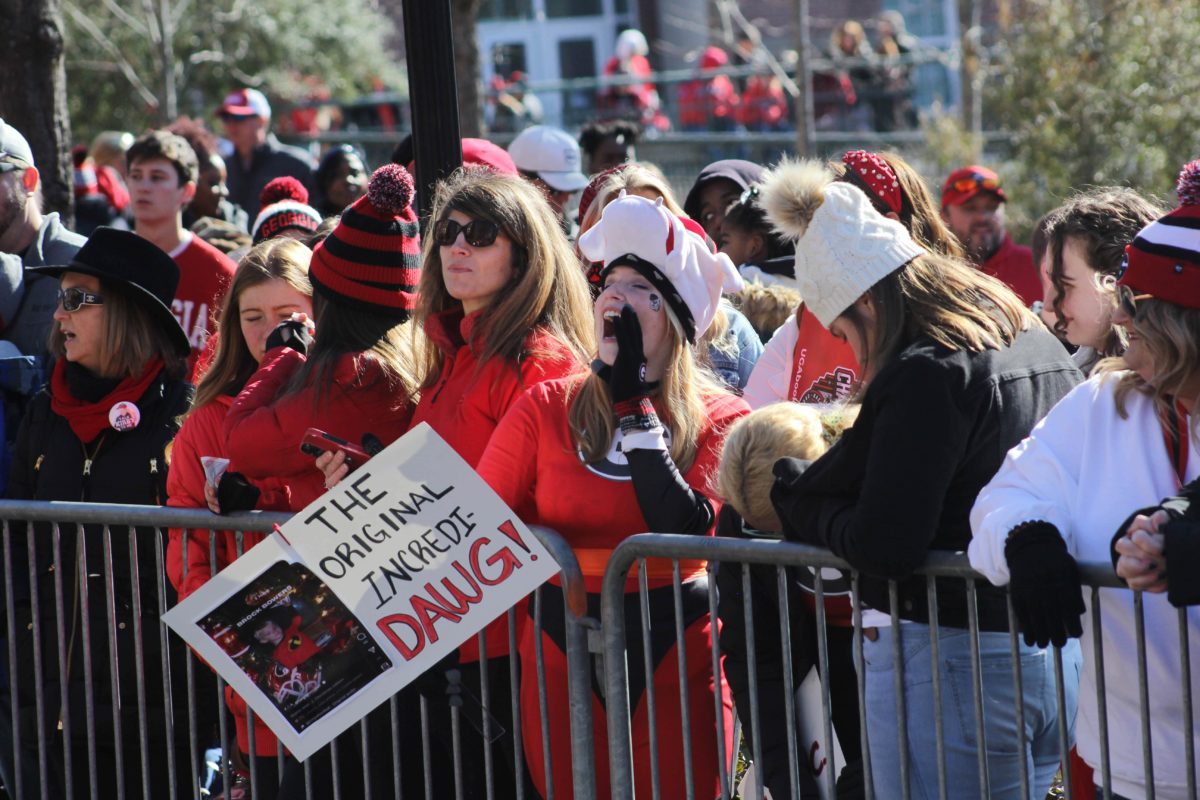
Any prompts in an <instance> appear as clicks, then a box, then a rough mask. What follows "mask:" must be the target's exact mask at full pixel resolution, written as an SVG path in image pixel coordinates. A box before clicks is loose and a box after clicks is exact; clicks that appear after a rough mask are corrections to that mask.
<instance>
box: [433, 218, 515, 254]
mask: <svg viewBox="0 0 1200 800" xmlns="http://www.w3.org/2000/svg"><path fill="white" fill-rule="evenodd" d="M460 231H461V232H462V235H463V238H465V239H466V240H467V244H469V245H471V247H487V246H488V245H490V244H492V243H493V242H495V241H496V237H497V236H499V235H500V226H499V225H497V224H496V223H494V222H489V221H488V220H486V219H473V220H471V221H470V222H468V223H467V224H466V225H460V224H459V223H458V222H456V221H455V220H452V219H449V218H447V219H443V220H441V221H440V222H438V224H437V225H435V226H434V227H433V240H434V241H435V242H437V243H438V244H439V245H440V246H442V247H450V246H451V245H453V244H454V243H455V242H456V241H458V234H459V232H460Z"/></svg>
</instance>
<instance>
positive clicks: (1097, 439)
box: [967, 161, 1200, 798]
mask: <svg viewBox="0 0 1200 800" xmlns="http://www.w3.org/2000/svg"><path fill="white" fill-rule="evenodd" d="M1179 199H1180V201H1181V205H1180V207H1179V208H1177V209H1176V210H1175V211H1172V212H1171V213H1170V214H1167V215H1166V216H1164V217H1161V218H1160V219H1158V220H1157V221H1155V222H1152V223H1150V224H1149V225H1147V226H1146V227H1144V228H1142V230H1141V231H1140V232H1139V233H1138V234H1137V236H1136V237H1135V238H1134V240H1133V243H1132V244H1131V245H1129V247H1128V248H1126V251H1125V253H1126V261H1127V267H1126V269H1125V270H1124V273H1123V274H1122V276H1121V278H1120V280H1119V282H1118V284H1117V293H1118V303H1117V308H1116V310H1115V312H1114V314H1113V321H1114V322H1115V323H1116V324H1117V325H1120V326H1122V327H1123V328H1124V329H1125V332H1126V333H1127V335H1128V340H1129V344H1128V347H1127V348H1126V350H1125V353H1124V355H1122V356H1121V357H1120V358H1115V359H1108V360H1107V361H1102V362H1101V363H1100V365H1099V367H1098V368H1097V370H1096V372H1095V373H1093V377H1092V378H1091V380H1089V381H1087V382H1086V383H1084V384H1083V385H1082V386H1079V387H1078V388H1077V389H1076V390H1075V391H1073V392H1071V393H1070V394H1069V395H1067V396H1066V397H1065V398H1063V400H1062V402H1060V403H1059V404H1058V405H1057V406H1056V407H1055V408H1054V409H1053V410H1052V411H1051V412H1050V414H1049V415H1048V416H1047V417H1046V418H1045V419H1044V420H1043V421H1042V423H1041V424H1040V425H1039V426H1038V427H1037V428H1036V429H1035V430H1034V432H1033V433H1032V434H1031V435H1030V436H1029V438H1027V439H1026V440H1025V441H1023V442H1021V443H1020V444H1019V445H1018V446H1017V447H1015V448H1014V449H1013V450H1012V451H1011V452H1010V453H1009V454H1008V457H1007V459H1006V460H1005V461H1004V464H1003V466H1002V467H1001V468H1000V471H999V472H998V473H997V474H996V476H995V477H994V478H993V479H992V481H991V482H990V483H989V484H988V485H987V486H985V487H984V488H983V491H981V492H980V494H979V497H978V499H977V500H976V503H975V507H974V508H973V509H972V511H971V528H972V530H973V538H972V540H971V543H970V546H969V547H968V549H967V553H968V555H969V556H970V559H971V564H972V566H974V567H975V568H976V569H978V570H979V571H980V572H982V573H983V574H984V575H986V576H987V577H988V579H989V580H991V581H992V582H993V583H995V584H997V585H1003V584H1006V583H1007V584H1008V585H1009V586H1010V591H1011V593H1012V598H1013V605H1014V607H1015V610H1016V614H1017V619H1018V621H1019V622H1020V624H1021V630H1022V631H1023V632H1024V633H1025V637H1026V641H1036V642H1037V643H1038V644H1039V645H1043V646H1044V645H1046V644H1047V643H1054V644H1056V645H1062V644H1064V643H1065V642H1066V641H1067V639H1068V638H1070V637H1079V636H1081V635H1082V637H1083V642H1085V643H1091V642H1093V641H1094V639H1093V635H1095V634H1096V632H1095V631H1092V630H1088V629H1090V628H1092V626H1094V625H1097V624H1098V625H1099V626H1100V630H1099V634H1098V635H1099V636H1100V637H1101V640H1102V642H1103V644H1102V647H1103V651H1102V655H1103V660H1101V653H1099V652H1096V650H1095V648H1094V647H1093V646H1092V645H1091V644H1085V646H1084V647H1083V671H1082V674H1081V679H1080V686H1079V721H1078V723H1077V724H1076V727H1075V733H1076V737H1077V742H1078V748H1079V754H1080V756H1082V757H1083V759H1084V760H1085V761H1086V762H1088V764H1090V765H1091V766H1092V767H1093V768H1094V769H1095V770H1096V783H1097V784H1100V783H1101V781H1102V779H1103V778H1104V776H1105V774H1106V772H1107V774H1110V776H1111V788H1112V791H1113V797H1129V798H1133V797H1146V796H1148V795H1149V794H1150V792H1149V789H1150V787H1149V786H1147V785H1146V776H1147V775H1148V774H1150V764H1144V763H1143V758H1142V754H1143V752H1145V751H1144V750H1143V747H1146V748H1150V751H1151V755H1152V764H1153V782H1154V790H1155V794H1156V795H1157V796H1158V797H1170V798H1175V797H1187V796H1188V791H1187V782H1188V775H1187V767H1186V765H1187V760H1188V759H1187V755H1188V748H1189V747H1191V748H1193V750H1194V755H1195V756H1196V758H1200V746H1198V745H1200V739H1197V738H1196V737H1195V736H1194V735H1193V732H1194V731H1195V730H1196V727H1197V725H1200V715H1197V709H1200V706H1197V707H1195V708H1193V709H1192V711H1191V718H1190V719H1189V718H1188V717H1187V716H1186V715H1185V713H1184V708H1183V705H1182V703H1181V702H1180V698H1181V697H1182V695H1181V692H1180V686H1181V685H1182V684H1183V683H1184V682H1185V681H1189V680H1190V681H1191V683H1192V685H1193V686H1195V685H1198V684H1200V659H1196V658H1195V650H1194V648H1195V645H1194V644H1193V645H1192V647H1193V655H1192V660H1191V666H1190V670H1191V674H1190V675H1188V674H1184V673H1183V671H1182V669H1181V665H1180V655H1181V654H1180V650H1179V645H1178V643H1179V641H1180V634H1181V630H1180V625H1181V624H1186V628H1185V629H1184V631H1183V632H1184V633H1186V635H1187V636H1188V637H1190V639H1191V641H1192V642H1195V641H1196V639H1197V638H1198V637H1200V609H1197V608H1196V607H1195V606H1196V604H1197V603H1200V591H1197V581H1196V569H1197V562H1200V548H1198V547H1197V542H1198V541H1200V525H1198V524H1197V521H1196V520H1197V516H1196V514H1197V511H1196V510H1195V509H1194V508H1193V507H1192V500H1193V498H1196V497H1198V496H1200V480H1197V476H1198V475H1200V458H1198V457H1197V456H1196V450H1197V446H1198V445H1200V436H1198V435H1197V425H1196V406H1197V403H1198V402H1200V161H1193V162H1192V163H1190V164H1188V165H1187V166H1186V167H1185V168H1184V171H1183V173H1182V174H1181V176H1180V180H1179ZM1163 498H1166V499H1165V500H1164V499H1163ZM1135 509H1140V510H1138V511H1135ZM1076 558H1078V559H1079V560H1081V561H1085V562H1095V561H1100V562H1105V561H1108V560H1109V559H1110V558H1111V559H1112V561H1113V563H1114V564H1115V566H1116V570H1117V575H1118V576H1119V577H1121V578H1122V579H1123V580H1125V581H1127V582H1128V584H1129V587H1130V588H1132V589H1137V590H1142V591H1145V592H1148V594H1144V595H1142V596H1141V598H1140V604H1141V608H1140V609H1139V607H1138V597H1137V596H1136V595H1134V594H1133V593H1132V592H1125V591H1118V590H1110V589H1102V590H1100V592H1099V595H1098V597H1099V607H1096V606H1095V605H1094V604H1093V603H1092V602H1091V601H1090V598H1089V602H1087V603H1086V604H1085V601H1084V595H1083V593H1082V591H1081V588H1080V579H1079V571H1078V569H1077V566H1076V561H1075V559H1076ZM1186 606H1190V608H1187V609H1186V616H1182V615H1181V613H1180V609H1181V608H1183V607H1186ZM1139 627H1142V629H1143V635H1144V637H1145V639H1144V640H1145V642H1146V645H1147V655H1146V658H1145V661H1144V663H1142V664H1139V661H1140V659H1139V656H1138V650H1139V648H1138V638H1139V634H1138V628H1139ZM1185 641H1187V640H1186V639H1185ZM1100 669H1103V677H1104V682H1103V684H1102V687H1103V696H1104V700H1105V705H1106V710H1105V716H1106V722H1107V729H1105V728H1104V727H1101V726H1102V725H1103V722H1102V721H1101V715H1100V711H1101V709H1100V708H1099V707H1098V705H1097V682H1098V680H1099V677H1100V676H1099V675H1098V671H1099V670H1100ZM1143 669H1144V670H1145V673H1144V674H1143V673H1142V670H1143ZM1143 681H1144V682H1143ZM1139 687H1144V690H1145V691H1146V697H1147V701H1148V702H1146V703H1145V704H1144V703H1143V700H1142V698H1141V696H1140V694H1141V692H1140V691H1139ZM1147 719H1148V720H1149V724H1150V741H1149V742H1143V741H1142V737H1141V735H1140V733H1141V729H1142V727H1141V723H1142V721H1144V720H1147ZM1105 736H1107V737H1108V742H1107V744H1108V754H1109V755H1108V758H1107V759H1106V760H1107V764H1104V765H1103V766H1104V767H1107V770H1106V771H1102V761H1103V760H1105V759H1102V757H1101V756H1102V748H1103V747H1104V738H1103V737H1105Z"/></svg>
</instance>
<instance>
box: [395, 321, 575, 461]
mask: <svg viewBox="0 0 1200 800" xmlns="http://www.w3.org/2000/svg"><path fill="white" fill-rule="evenodd" d="M478 320H479V315H478V314H471V315H469V316H465V317H464V316H463V312H462V310H461V309H453V310H450V311H443V312H441V313H439V314H435V315H433V316H432V317H430V318H429V319H427V320H426V321H425V335H426V336H428V337H429V341H430V342H432V343H433V344H434V345H435V346H437V348H438V349H439V350H441V351H442V359H443V360H442V372H441V375H440V376H438V379H437V382H436V383H434V385H433V386H431V387H429V388H428V389H427V390H425V391H424V392H422V393H421V400H420V402H419V403H417V407H416V410H414V411H413V417H412V424H413V425H416V424H417V423H419V422H428V423H429V424H430V426H432V427H433V429H434V430H435V431H437V432H438V434H439V435H440V436H441V437H442V438H443V439H445V440H446V442H447V443H449V445H450V446H451V447H453V448H454V451H455V452H456V453H458V454H459V455H460V456H462V457H463V459H464V460H465V461H466V462H467V463H468V464H470V465H471V466H472V467H474V466H476V465H477V464H478V463H479V459H480V458H481V457H482V456H483V451H484V448H486V447H487V443H488V440H489V439H491V438H492V431H494V430H496V426H497V425H499V424H500V418H501V417H503V416H504V414H505V413H506V412H507V411H508V409H509V407H510V406H511V405H512V404H513V403H514V402H516V399H517V398H518V397H520V396H521V393H522V392H524V391H525V390H526V389H528V388H529V387H530V386H533V385H534V384H535V383H541V382H542V381H548V380H553V379H555V378H562V377H565V376H567V375H571V374H573V373H575V372H578V371H580V370H581V369H582V365H581V364H580V363H579V360H578V359H577V358H576V357H575V354H574V353H572V352H571V349H570V348H569V347H567V346H566V345H565V344H563V343H562V342H560V341H558V340H557V339H555V338H554V337H553V336H551V335H550V334H548V333H546V331H544V330H541V329H535V330H534V331H532V332H531V333H530V334H529V336H528V337H526V339H525V354H524V355H523V356H522V358H521V361H520V364H519V365H514V364H510V363H506V362H504V361H501V360H499V359H493V360H491V361H488V362H486V363H483V364H480V363H479V360H478V359H477V358H476V357H475V351H474V349H473V348H472V346H471V345H470V344H468V342H470V340H471V337H472V335H473V334H474V333H475V323H476V322H478Z"/></svg>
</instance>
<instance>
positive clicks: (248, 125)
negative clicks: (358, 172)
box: [217, 89, 313, 219]
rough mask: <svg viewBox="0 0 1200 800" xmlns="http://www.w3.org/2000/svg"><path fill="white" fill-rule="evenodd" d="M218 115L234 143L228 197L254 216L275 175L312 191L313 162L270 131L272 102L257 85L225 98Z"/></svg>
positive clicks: (226, 135)
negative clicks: (286, 178)
mask: <svg viewBox="0 0 1200 800" xmlns="http://www.w3.org/2000/svg"><path fill="white" fill-rule="evenodd" d="M217 115H218V116H219V117H220V118H221V123H222V125H223V126H224V129H225V138H226V139H228V140H229V141H230V143H232V144H233V154H232V155H231V156H230V158H229V160H228V163H227V164H226V167H227V168H228V170H229V199H230V200H231V201H232V202H233V203H234V205H238V206H241V207H242V208H244V209H245V210H246V213H247V214H249V215H250V218H251V219H253V218H254V217H255V216H256V215H257V214H258V211H259V205H260V204H259V201H258V196H259V194H260V193H261V192H262V190H263V187H264V186H266V185H267V184H268V183H270V182H271V181H272V180H273V179H275V178H280V177H283V176H284V175H290V176H292V177H293V178H295V179H296V180H298V181H300V182H301V183H303V184H304V188H306V189H308V191H309V193H310V194H311V193H312V192H313V162H312V158H310V157H309V155H308V153H306V152H305V151H303V150H301V149H300V148H298V147H288V146H287V145H285V144H282V143H281V142H280V141H279V140H278V139H276V138H275V137H274V136H273V135H272V134H271V133H270V128H271V104H270V103H268V102H267V98H266V97H264V96H263V93H262V92H260V91H258V90H257V89H238V90H237V91H236V92H233V93H231V94H230V95H228V96H227V97H226V98H225V102H223V103H222V104H221V108H220V110H218V111H217Z"/></svg>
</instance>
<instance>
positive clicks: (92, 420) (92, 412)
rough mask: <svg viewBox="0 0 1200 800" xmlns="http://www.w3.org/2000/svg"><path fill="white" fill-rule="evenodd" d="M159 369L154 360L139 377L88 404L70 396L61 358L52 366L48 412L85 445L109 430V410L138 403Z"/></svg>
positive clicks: (118, 385)
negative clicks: (60, 419) (67, 427)
mask: <svg viewBox="0 0 1200 800" xmlns="http://www.w3.org/2000/svg"><path fill="white" fill-rule="evenodd" d="M162 368H163V360H162V359H161V358H153V359H151V360H150V363H148V364H147V365H146V369H145V370H144V371H143V372H142V374H141V375H131V376H129V377H128V378H125V379H124V380H122V381H121V382H120V383H118V384H117V388H115V389H113V390H112V391H111V392H109V393H108V394H106V395H105V396H104V397H102V398H100V399H99V400H97V401H96V402H94V403H90V402H88V401H86V400H80V399H79V398H77V397H75V396H74V395H72V394H71V389H70V387H68V386H67V373H66V369H67V361H66V359H65V358H60V359H58V361H57V362H55V364H54V373H53V374H52V375H51V376H50V408H51V409H52V410H53V411H54V413H55V414H58V415H59V416H60V417H62V418H64V419H65V420H66V421H67V424H68V425H70V426H71V430H72V431H74V432H75V435H76V436H78V437H79V441H81V442H83V443H84V444H87V443H88V442H90V441H92V440H93V439H95V438H96V437H97V436H99V435H100V434H101V433H102V432H104V431H105V430H107V429H108V428H109V427H111V426H110V425H109V422H108V412H109V410H110V409H111V408H112V407H113V406H114V405H116V404H117V403H120V402H121V401H125V402H127V403H136V402H137V401H138V400H141V399H142V395H144V394H145V393H146V390H147V389H149V388H150V384H152V383H153V382H154V379H155V378H156V377H158V373H159V372H160V371H161V370H162Z"/></svg>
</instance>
